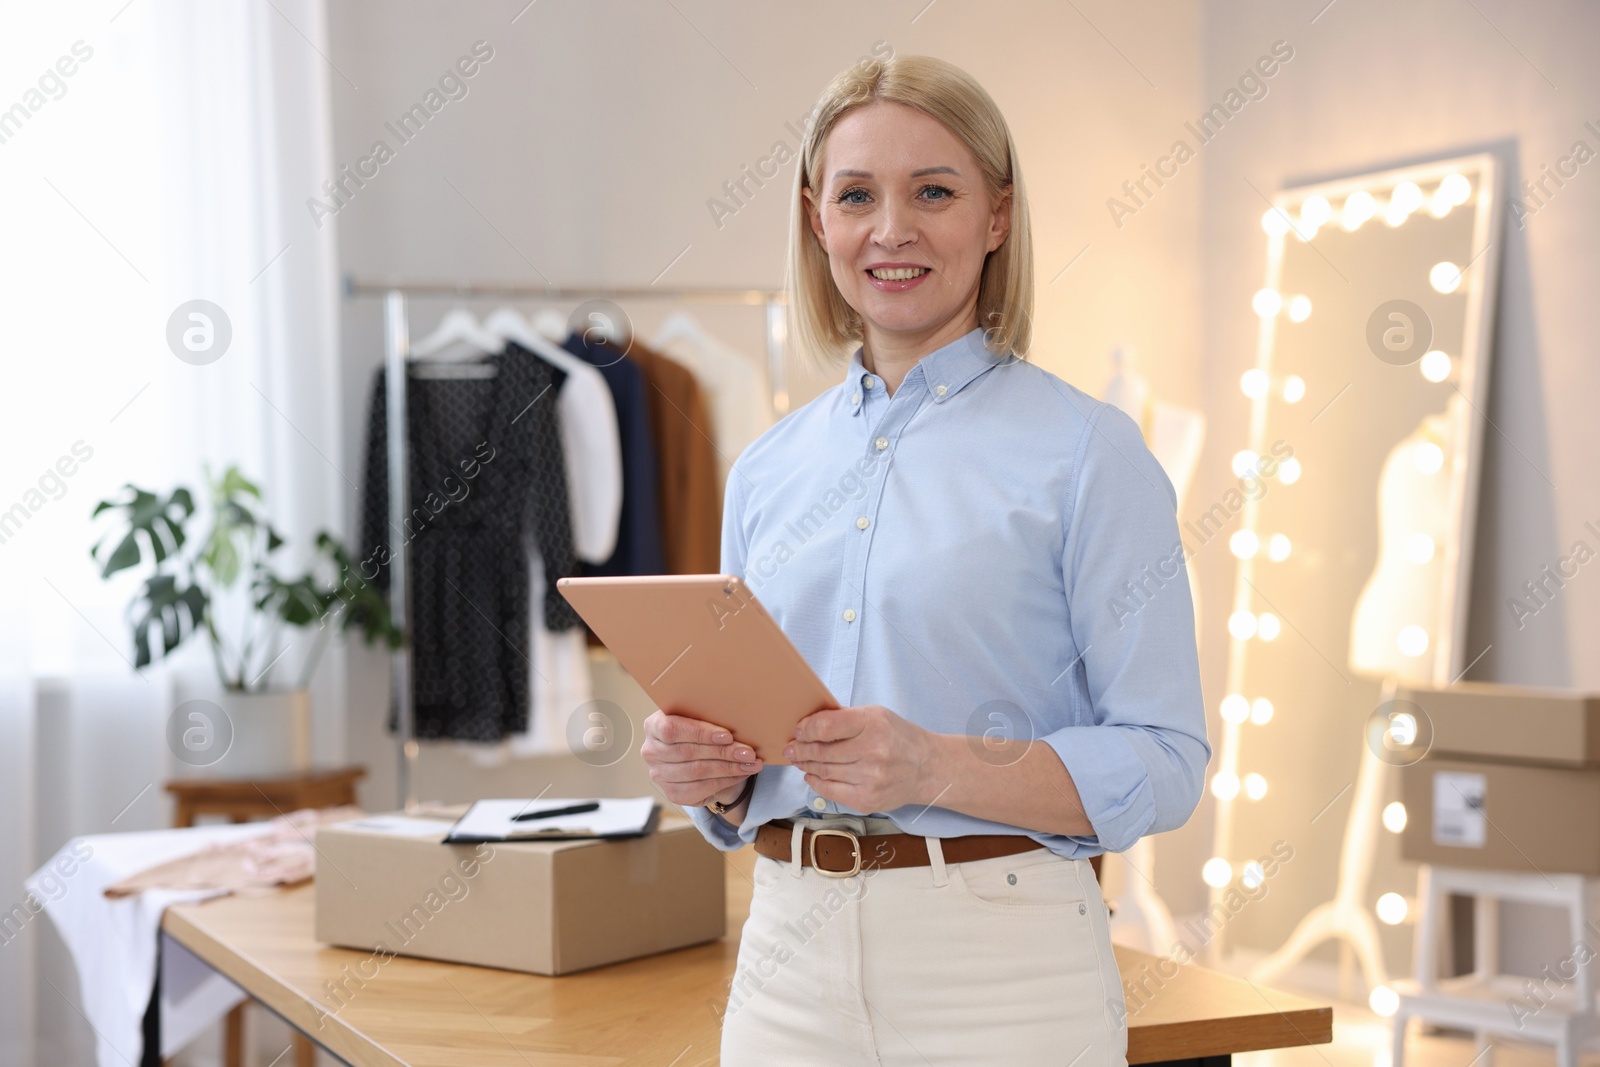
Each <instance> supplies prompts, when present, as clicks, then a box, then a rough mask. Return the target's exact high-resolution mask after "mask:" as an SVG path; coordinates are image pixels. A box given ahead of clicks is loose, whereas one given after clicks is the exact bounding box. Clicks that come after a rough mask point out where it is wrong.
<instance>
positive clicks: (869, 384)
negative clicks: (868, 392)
mask: <svg viewBox="0 0 1600 1067" xmlns="http://www.w3.org/2000/svg"><path fill="white" fill-rule="evenodd" d="M861 384H862V385H864V386H866V387H867V388H868V389H871V388H872V384H873V383H872V379H871V378H866V379H864V380H863V381H862V382H861Z"/></svg>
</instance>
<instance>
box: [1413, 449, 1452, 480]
mask: <svg viewBox="0 0 1600 1067" xmlns="http://www.w3.org/2000/svg"><path fill="white" fill-rule="evenodd" d="M1412 462H1413V463H1414V464H1416V468H1417V473H1418V474H1438V473H1439V469H1440V468H1441V467H1443V466H1444V449H1442V448H1440V447H1439V446H1438V445H1436V444H1434V443H1433V442H1432V441H1424V442H1422V443H1421V444H1420V445H1418V446H1417V448H1416V451H1415V452H1413V453H1412Z"/></svg>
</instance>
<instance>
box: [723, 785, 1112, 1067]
mask: <svg viewBox="0 0 1600 1067" xmlns="http://www.w3.org/2000/svg"><path fill="white" fill-rule="evenodd" d="M794 821H795V822H796V824H797V828H798V827H802V826H803V827H809V828H816V827H820V826H837V827H844V828H849V829H857V828H866V829H868V830H870V831H872V832H879V833H882V832H892V831H894V830H895V827H894V826H893V824H892V823H890V822H889V821H888V820H887V819H879V818H864V817H857V816H828V817H824V818H799V819H796V820H794ZM926 840H927V842H928V850H929V854H930V859H931V860H932V861H933V862H932V863H931V864H930V865H929V866H926V867H901V868H894V869H878V870H867V871H864V872H862V873H861V874H857V875H853V876H851V877H848V878H830V877H828V876H827V875H825V874H820V873H818V872H817V871H816V870H815V869H814V868H811V867H803V866H801V864H800V861H799V848H800V845H799V842H800V837H799V835H798V833H796V834H795V835H794V837H793V839H792V853H791V858H790V859H789V860H775V859H769V858H768V857H766V856H757V857H756V861H755V864H756V865H755V874H754V878H755V895H754V899H753V901H752V903H751V906H750V917H749V919H748V920H746V922H745V924H744V933H743V936H742V939H741V941H740V943H739V956H738V962H737V965H736V968H735V974H734V979H733V983H732V986H731V988H730V990H729V995H728V1003H727V1007H726V1010H725V1012H724V1014H723V1018H722V1064H723V1067H758V1065H759V1067H770V1065H773V1064H778V1065H789V1064H796V1065H801V1064H804V1065H810V1064H817V1065H821V1064H826V1065H829V1067H867V1065H872V1067H902V1065H905V1067H912V1065H915V1067H930V1065H932V1067H942V1065H951V1067H954V1065H961V1067H973V1065H976V1064H1028V1065H1029V1067H1034V1065H1041V1067H1042V1065H1045V1064H1060V1065H1062V1067H1068V1065H1070V1067H1126V1064H1127V1062H1128V1061H1127V1051H1128V1031H1127V1025H1126V1020H1127V1011H1126V1006H1125V1003H1124V999H1123V992H1122V979H1121V975H1120V974H1119V972H1118V970H1117V964H1116V960H1115V958H1114V957H1113V955H1112V951H1111V932H1110V924H1109V922H1108V921H1107V920H1108V912H1107V910H1106V905H1105V900H1104V898H1103V897H1102V896H1101V895H1100V885H1099V882H1098V881H1097V880H1096V879H1095V876H1094V869H1093V868H1092V867H1091V866H1090V865H1089V861H1088V860H1086V859H1075V860H1069V859H1064V858H1063V857H1061V856H1058V855H1056V854H1055V853H1053V852H1051V851H1050V850H1048V849H1044V848H1040V849H1036V850H1033V851H1028V852H1022V853H1018V854H1017V855H1014V856H999V857H996V858H994V859H987V860H975V861H971V862H967V863H945V862H944V859H943V856H942V853H941V850H940V848H939V844H940V842H939V839H938V838H927V839H926Z"/></svg>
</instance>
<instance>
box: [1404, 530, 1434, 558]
mask: <svg viewBox="0 0 1600 1067" xmlns="http://www.w3.org/2000/svg"><path fill="white" fill-rule="evenodd" d="M1406 558H1407V559H1409V560H1410V561H1411V562H1412V563H1418V564H1421V563H1426V562H1428V561H1429V560H1431V559H1432V558H1433V538H1432V537H1429V536H1428V535H1427V534H1425V533H1414V534H1412V535H1411V536H1410V537H1408V538H1406Z"/></svg>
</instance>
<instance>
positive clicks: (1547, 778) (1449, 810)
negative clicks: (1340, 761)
mask: <svg viewBox="0 0 1600 1067" xmlns="http://www.w3.org/2000/svg"><path fill="white" fill-rule="evenodd" d="M1400 798H1401V800H1402V801H1404V803H1405V806H1406V825H1405V829H1404V830H1402V831H1401V833H1400V855H1401V857H1402V858H1403V859H1408V860H1413V861H1415V862H1418V863H1432V864H1437V865H1438V866H1441V867H1468V868H1472V869H1475V870H1497V871H1521V872H1527V873H1530V874H1531V873H1535V872H1554V871H1567V872H1572V873H1575V874H1584V875H1590V876H1600V770H1596V769H1594V768H1587V767H1548V766H1545V767H1541V766H1535V765H1533V764H1521V763H1497V762H1493V761H1490V760H1457V759H1448V758H1443V757H1435V756H1429V757H1427V758H1426V759H1422V760H1418V761H1417V762H1416V763H1413V764H1411V765H1410V766H1407V767H1402V768H1401V769H1400Z"/></svg>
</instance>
